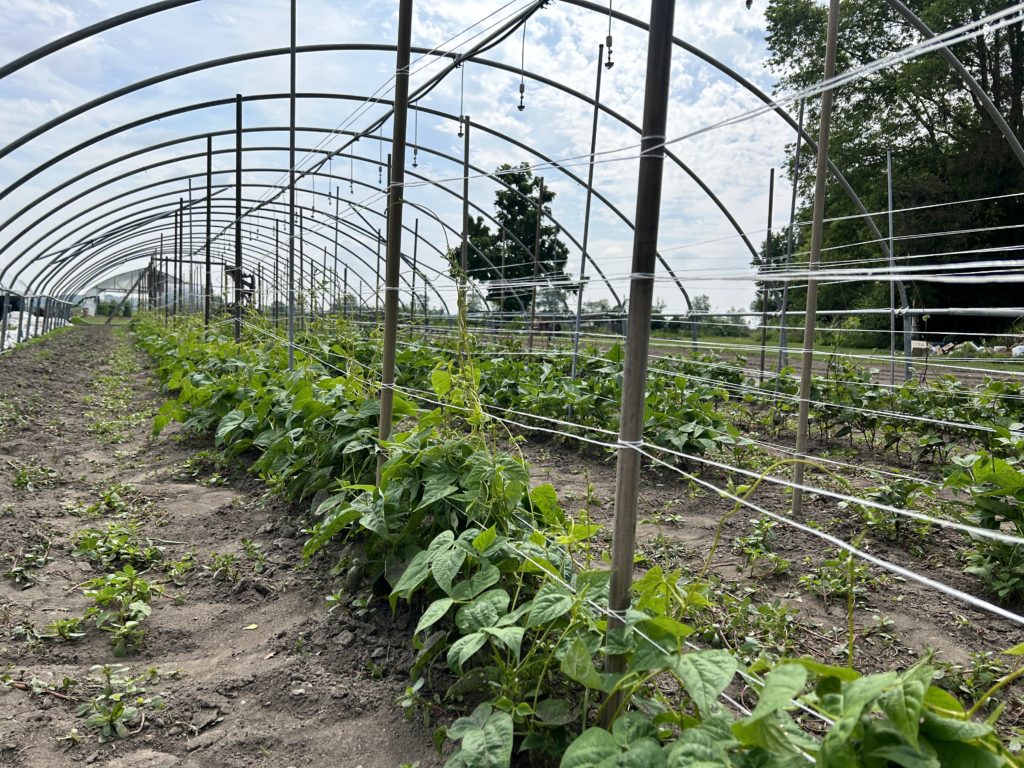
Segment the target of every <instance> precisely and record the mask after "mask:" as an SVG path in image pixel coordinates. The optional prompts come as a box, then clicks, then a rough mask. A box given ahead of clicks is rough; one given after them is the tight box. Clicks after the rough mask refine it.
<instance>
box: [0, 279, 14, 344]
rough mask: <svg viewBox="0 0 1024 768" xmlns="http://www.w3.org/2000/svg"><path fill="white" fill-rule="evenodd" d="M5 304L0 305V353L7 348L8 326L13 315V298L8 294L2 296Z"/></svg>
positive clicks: (0, 296) (0, 295)
mask: <svg viewBox="0 0 1024 768" xmlns="http://www.w3.org/2000/svg"><path fill="white" fill-rule="evenodd" d="M0 298H2V300H3V303H2V304H0V313H2V314H0V318H2V319H0V352H3V351H4V347H6V346H7V324H8V323H9V322H10V320H9V318H10V315H11V297H10V294H8V293H3V294H0Z"/></svg>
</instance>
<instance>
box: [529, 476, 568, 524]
mask: <svg viewBox="0 0 1024 768" xmlns="http://www.w3.org/2000/svg"><path fill="white" fill-rule="evenodd" d="M530 503H531V504H532V505H533V508H534V510H536V511H537V512H540V515H541V519H542V520H544V522H546V523H547V524H548V525H557V524H559V523H560V522H561V521H562V518H563V517H564V514H563V512H562V509H561V507H559V506H558V493H557V492H556V491H555V488H554V486H553V485H551V484H550V483H544V484H543V485H538V486H537V487H536V488H534V489H533V490H531V491H530Z"/></svg>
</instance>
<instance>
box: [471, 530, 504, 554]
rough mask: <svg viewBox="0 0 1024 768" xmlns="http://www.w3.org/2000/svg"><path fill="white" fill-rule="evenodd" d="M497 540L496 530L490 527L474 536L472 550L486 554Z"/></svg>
mask: <svg viewBox="0 0 1024 768" xmlns="http://www.w3.org/2000/svg"><path fill="white" fill-rule="evenodd" d="M497 538H498V530H497V528H496V527H495V526H493V525H492V526H491V527H490V528H488V529H487V530H484V531H480V533H478V534H477V535H476V537H475V538H474V539H473V549H475V550H476V551H477V552H486V551H487V550H488V549H489V548H490V546H491V545H492V544H493V543H494V542H495V541H496V540H497Z"/></svg>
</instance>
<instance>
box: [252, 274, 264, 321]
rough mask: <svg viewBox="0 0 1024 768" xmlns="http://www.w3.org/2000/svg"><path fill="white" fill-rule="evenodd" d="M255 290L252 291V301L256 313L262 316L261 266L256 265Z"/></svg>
mask: <svg viewBox="0 0 1024 768" xmlns="http://www.w3.org/2000/svg"><path fill="white" fill-rule="evenodd" d="M255 288H256V290H255V291H254V300H255V302H256V311H257V312H259V313H260V314H261V315H262V314H263V265H262V264H257V265H256V286H255Z"/></svg>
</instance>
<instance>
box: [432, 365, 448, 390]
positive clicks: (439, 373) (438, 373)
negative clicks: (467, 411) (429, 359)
mask: <svg viewBox="0 0 1024 768" xmlns="http://www.w3.org/2000/svg"><path fill="white" fill-rule="evenodd" d="M430 386H431V388H432V389H433V390H434V394H435V395H437V396H438V397H444V396H445V395H447V394H448V393H449V392H450V391H451V389H452V377H451V374H449V373H448V371H445V370H443V369H442V368H441V367H440V366H438V367H437V368H435V369H434V370H433V371H431V373H430Z"/></svg>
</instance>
